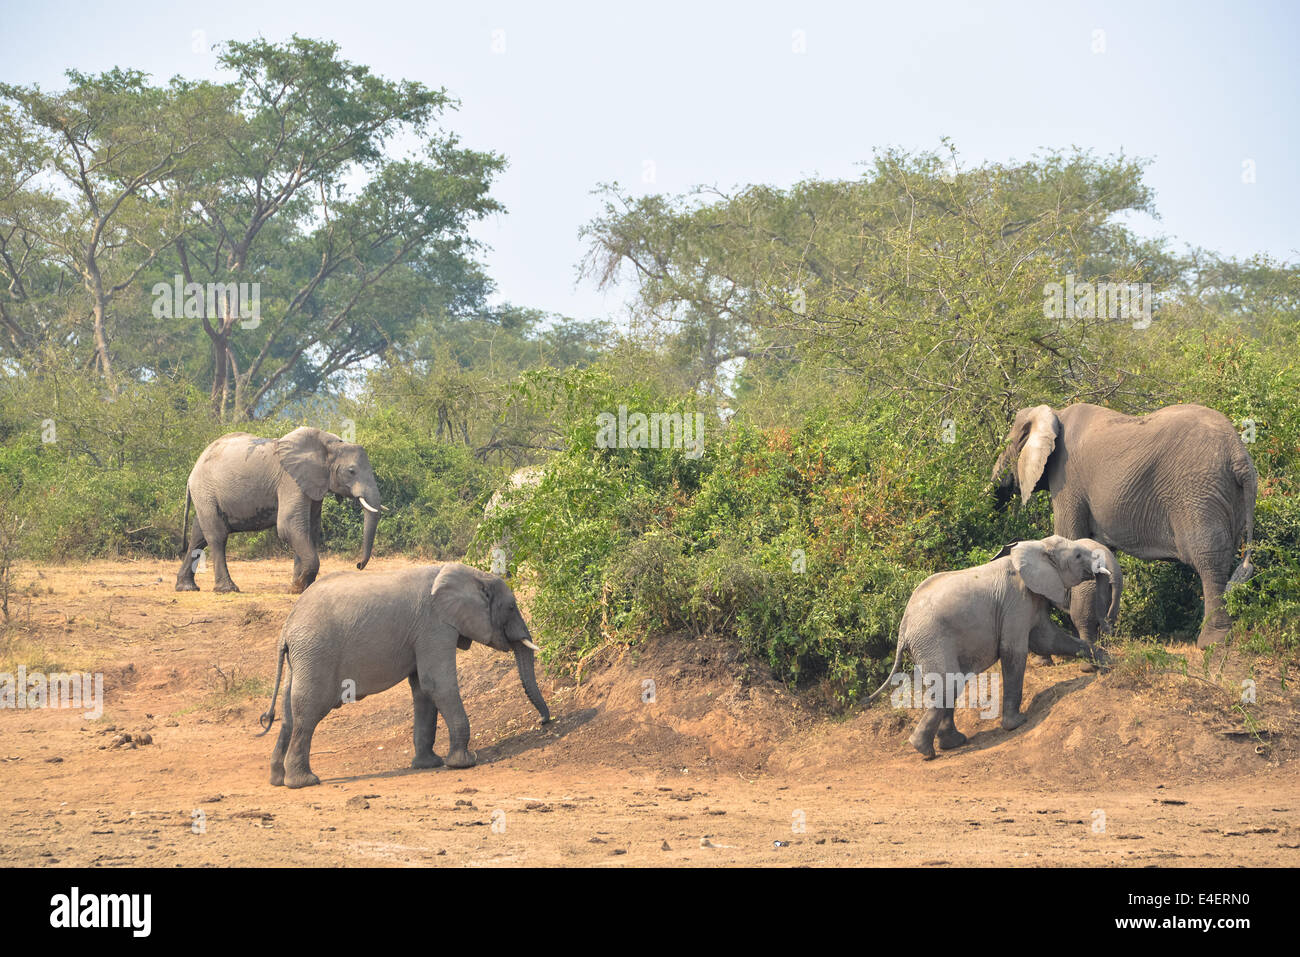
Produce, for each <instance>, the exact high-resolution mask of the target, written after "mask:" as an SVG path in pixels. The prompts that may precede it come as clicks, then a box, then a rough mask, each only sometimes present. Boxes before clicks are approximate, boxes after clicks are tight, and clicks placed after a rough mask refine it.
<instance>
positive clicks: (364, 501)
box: [357, 495, 379, 512]
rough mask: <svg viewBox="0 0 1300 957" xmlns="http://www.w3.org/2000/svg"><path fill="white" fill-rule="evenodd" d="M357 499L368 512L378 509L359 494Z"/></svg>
mask: <svg viewBox="0 0 1300 957" xmlns="http://www.w3.org/2000/svg"><path fill="white" fill-rule="evenodd" d="M357 501H358V502H360V503H361V507H362V508H364V509H365V510H366V511H369V512H378V511H379V509H377V508H375V507H374V506H373V505H371V504H370V503H369V502H367V501H366V500H365V499H364V498H362V497H361V496H360V495H358V496H357Z"/></svg>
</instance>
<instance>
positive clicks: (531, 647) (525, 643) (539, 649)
mask: <svg viewBox="0 0 1300 957" xmlns="http://www.w3.org/2000/svg"><path fill="white" fill-rule="evenodd" d="M523 646H524V647H525V648H530V649H532V650H533V651H541V650H542V649H541V648H538V647H537V646H536V645H535V644H533V643H532V642H531V641H529V640H528V639H527V638H525V639H524V640H523Z"/></svg>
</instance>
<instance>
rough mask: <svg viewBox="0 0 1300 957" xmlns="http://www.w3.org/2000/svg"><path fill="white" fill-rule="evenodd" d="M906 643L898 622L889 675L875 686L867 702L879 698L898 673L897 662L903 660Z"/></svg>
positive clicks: (901, 627)
mask: <svg viewBox="0 0 1300 957" xmlns="http://www.w3.org/2000/svg"><path fill="white" fill-rule="evenodd" d="M906 644H907V640H906V639H905V638H904V637H903V626H902V625H901V624H900V625H899V626H898V651H897V652H895V653H894V667H893V668H891V669H890V671H889V677H888V678H886V679H885V683H884V684H883V685H881V686H880V687H879V688H877V689H876V690H875V692H874V693H873V694H872V695H871V697H870V698H868V699H867V704H871V702H873V701H875V700H876V699H877V698H879V697H880V692H882V691H884V690H885V689H886V688H888V687H889V683H890V682H891V681H893V680H894V675H896V674H898V664H899V662H901V661H902V660H903V646H904V645H906Z"/></svg>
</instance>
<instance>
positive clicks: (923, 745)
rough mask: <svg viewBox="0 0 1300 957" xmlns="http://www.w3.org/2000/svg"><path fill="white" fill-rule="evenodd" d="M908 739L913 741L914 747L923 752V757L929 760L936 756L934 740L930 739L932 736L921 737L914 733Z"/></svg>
mask: <svg viewBox="0 0 1300 957" xmlns="http://www.w3.org/2000/svg"><path fill="white" fill-rule="evenodd" d="M907 740H908V741H910V742H911V743H912V747H914V748H916V750H917V751H919V752H921V757H923V758H925V759H926V760H927V761H928V760H929V759H931V758H933V757H934V742H933V741H932V740H930V738H928V737H926V738H921V737H918V736H917V735H915V734H913V735H912V736H911V737H910V738H908V739H907Z"/></svg>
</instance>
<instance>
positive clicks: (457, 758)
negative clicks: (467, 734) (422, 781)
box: [447, 751, 478, 768]
mask: <svg viewBox="0 0 1300 957" xmlns="http://www.w3.org/2000/svg"><path fill="white" fill-rule="evenodd" d="M477 763H478V762H477V761H476V760H475V759H474V755H473V753H472V752H470V751H452V752H451V753H449V754H448V755H447V767H449V768H472V767H473V766H474V765H475V764H477Z"/></svg>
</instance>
